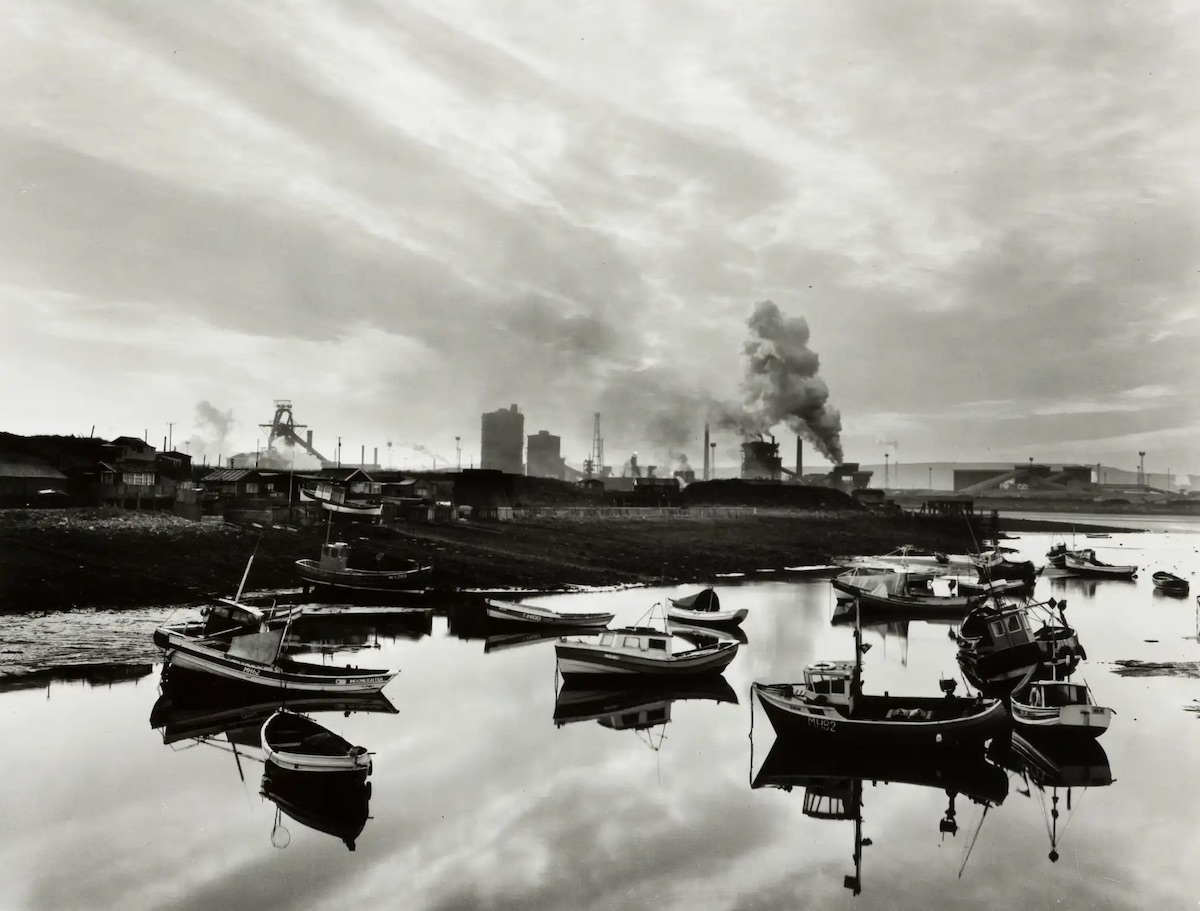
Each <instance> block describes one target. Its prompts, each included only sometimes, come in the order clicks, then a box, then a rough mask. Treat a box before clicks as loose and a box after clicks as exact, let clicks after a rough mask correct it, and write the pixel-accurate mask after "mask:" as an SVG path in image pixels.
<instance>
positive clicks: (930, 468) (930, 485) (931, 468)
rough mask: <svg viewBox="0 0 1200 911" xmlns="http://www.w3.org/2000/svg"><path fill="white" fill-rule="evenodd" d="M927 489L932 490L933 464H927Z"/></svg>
mask: <svg viewBox="0 0 1200 911" xmlns="http://www.w3.org/2000/svg"><path fill="white" fill-rule="evenodd" d="M929 489H930V490H933V466H932V465H930V466H929Z"/></svg>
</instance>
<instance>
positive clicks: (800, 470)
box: [796, 434, 804, 481]
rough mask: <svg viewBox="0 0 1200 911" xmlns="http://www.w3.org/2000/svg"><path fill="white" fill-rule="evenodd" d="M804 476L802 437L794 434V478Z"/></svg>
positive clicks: (797, 478)
mask: <svg viewBox="0 0 1200 911" xmlns="http://www.w3.org/2000/svg"><path fill="white" fill-rule="evenodd" d="M803 476H804V437H802V436H800V434H796V480H797V481H799V480H800V478H802V477H803Z"/></svg>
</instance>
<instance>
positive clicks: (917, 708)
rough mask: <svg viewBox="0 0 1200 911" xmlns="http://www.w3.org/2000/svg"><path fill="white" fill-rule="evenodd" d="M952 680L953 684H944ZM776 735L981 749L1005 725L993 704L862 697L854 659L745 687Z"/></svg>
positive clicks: (996, 703)
mask: <svg viewBox="0 0 1200 911" xmlns="http://www.w3.org/2000/svg"><path fill="white" fill-rule="evenodd" d="M947 682H948V683H953V682H954V681H947ZM751 688H752V692H753V693H755V694H756V695H757V696H758V699H759V702H760V703H761V704H762V706H763V709H764V710H765V711H766V713H767V718H768V719H769V720H770V722H771V726H772V727H773V728H774V729H775V734H776V736H778V737H781V738H788V739H792V740H795V739H801V738H803V739H808V740H819V741H821V742H828V743H830V744H834V743H837V744H857V745H862V746H875V747H891V746H933V745H945V746H955V745H959V746H961V745H964V744H976V745H980V746H982V745H983V744H984V743H985V742H986V741H988V740H990V739H991V738H992V737H994V736H995V735H996V734H997V733H999V732H1000V731H1003V730H1004V729H1005V728H1006V727H1007V726H1008V713H1007V711H1006V710H1005V708H1004V703H1003V702H1001V701H1000V700H999V699H988V698H984V697H982V696H978V697H974V696H972V697H967V696H953V695H951V694H950V693H949V692H947V694H946V695H943V696H891V695H883V696H877V695H864V694H863V693H862V690H861V685H860V683H859V671H858V668H857V665H856V663H855V662H853V661H821V662H817V663H816V664H810V665H809V666H808V667H806V668H805V669H804V682H803V683H799V684H796V683H758V682H755V683H754V684H752V687H751Z"/></svg>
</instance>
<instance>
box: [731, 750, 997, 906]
mask: <svg viewBox="0 0 1200 911" xmlns="http://www.w3.org/2000/svg"><path fill="white" fill-rule="evenodd" d="M866 782H870V783H871V784H872V785H876V784H881V783H882V784H884V785H887V784H908V785H914V786H917V787H925V788H936V789H938V790H942V791H944V792H945V793H946V796H947V798H948V801H949V802H948V804H947V807H946V810H945V811H944V814H943V816H942V818H941V820H940V821H939V823H938V831H939V832H940V833H941V834H942V835H955V834H957V832H958V821H957V808H956V806H955V803H956V799H957V797H958V796H959V795H960V794H961V795H963V796H965V797H967V798H969V799H970V800H971V801H972V802H974V803H977V804H980V805H982V806H983V807H984V813H983V816H986V814H987V810H988V809H990V808H991V807H993V806H999V805H1000V804H1001V803H1003V802H1004V799H1005V798H1006V797H1007V796H1008V776H1007V775H1006V774H1005V773H1004V770H1003V769H1001V768H999V767H998V766H996V765H994V764H992V763H990V762H988V761H987V760H986V759H985V758H984V757H983V755H982V754H980V753H977V752H974V753H962V752H959V751H955V750H947V749H944V748H940V747H934V748H924V749H912V748H908V749H897V748H892V749H888V750H886V751H884V750H880V751H865V750H860V749H837V748H836V747H833V748H831V747H827V748H824V749H821V750H810V749H796V748H795V747H794V746H793V745H791V744H788V743H785V742H783V741H779V740H777V741H776V742H775V743H774V745H773V746H772V747H771V750H770V752H769V753H768V754H767V758H766V759H764V760H763V764H762V766H761V767H760V768H759V770H758V774H757V775H755V776H754V778H753V780H752V781H751V784H750V787H751V788H755V789H757V788H779V789H781V790H783V791H788V792H790V791H791V790H792V789H793V788H804V804H803V813H804V815H805V816H808V817H810V818H812V819H822V820H853V822H854V855H853V856H854V875H853V876H846V877H845V878H844V880H843V885H845V887H846V888H847V889H851V890H852V891H853V892H854V894H855V895H858V894H859V893H860V892H861V891H862V849H863V848H864V847H868V846H870V845H871V839H869V838H864V837H863V787H864V784H865V783H866ZM983 816H981V818H980V820H979V825H980V826H981V827H982V825H983ZM976 835H978V831H976ZM964 864H965V860H964Z"/></svg>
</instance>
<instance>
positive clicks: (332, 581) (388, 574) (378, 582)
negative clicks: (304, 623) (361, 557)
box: [296, 541, 433, 594]
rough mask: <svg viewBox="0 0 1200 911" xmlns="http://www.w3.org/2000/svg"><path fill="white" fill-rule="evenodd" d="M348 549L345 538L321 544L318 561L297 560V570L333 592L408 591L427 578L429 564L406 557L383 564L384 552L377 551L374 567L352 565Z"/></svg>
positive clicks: (312, 582)
mask: <svg viewBox="0 0 1200 911" xmlns="http://www.w3.org/2000/svg"><path fill="white" fill-rule="evenodd" d="M350 563H351V548H350V545H349V544H347V543H345V542H344V541H337V542H334V543H332V544H329V543H326V544H323V545H321V558H320V559H319V560H297V561H296V572H297V574H298V575H299V576H300V578H301V579H302V580H304V582H306V583H308V584H309V585H313V586H316V587H319V588H324V589H329V590H332V591H334V592H339V593H342V592H349V593H354V592H362V593H369V594H389V593H393V592H411V591H413V590H414V589H418V588H420V587H421V586H422V585H423V584H424V583H426V582H428V581H429V577H430V576H431V575H432V574H433V565H432V564H428V563H426V564H422V563H418V562H417V561H415V560H405V561H403V562H402V563H399V564H397V565H394V566H390V565H386V563H387V559H386V557H385V555H384V554H383V553H378V554H376V560H375V561H374V564H375V565H373V566H369V568H367V567H352V566H351V565H350Z"/></svg>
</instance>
